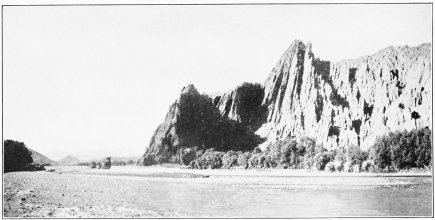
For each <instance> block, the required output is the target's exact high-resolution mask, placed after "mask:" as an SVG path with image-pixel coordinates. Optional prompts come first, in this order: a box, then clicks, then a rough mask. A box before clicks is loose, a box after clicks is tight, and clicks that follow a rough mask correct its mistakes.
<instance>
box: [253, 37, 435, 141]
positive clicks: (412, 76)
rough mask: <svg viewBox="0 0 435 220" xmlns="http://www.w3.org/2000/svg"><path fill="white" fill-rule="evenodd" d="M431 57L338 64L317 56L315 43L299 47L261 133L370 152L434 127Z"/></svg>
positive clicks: (270, 88)
mask: <svg viewBox="0 0 435 220" xmlns="http://www.w3.org/2000/svg"><path fill="white" fill-rule="evenodd" d="M431 59H432V58H431V45H430V44H423V45H420V46H419V47H415V48H410V47H388V48H386V49H384V50H381V51H380V52H378V53H376V54H374V55H372V56H365V57H361V58H358V59H355V60H344V61H341V62H338V63H330V62H329V61H323V60H319V59H316V58H315V56H314V54H313V52H312V50H311V43H308V45H307V46H305V45H304V44H303V43H302V42H301V41H295V42H294V43H293V44H292V45H291V46H290V48H289V49H288V50H287V51H286V52H285V53H284V55H283V56H282V57H281V59H280V61H279V62H278V64H277V65H276V66H275V68H274V69H273V70H272V73H271V74H270V76H269V78H268V79H267V80H266V82H265V97H264V99H263V102H262V104H263V105H266V106H267V107H268V113H267V121H266V123H264V124H263V125H262V127H261V128H260V129H259V130H257V134H260V136H262V137H267V139H268V141H269V142H270V141H274V140H276V139H283V138H285V137H288V136H295V137H303V136H309V137H314V138H316V140H317V143H323V144H324V147H325V148H327V149H330V148H336V147H337V146H346V145H349V144H357V145H359V146H361V148H363V149H365V148H367V147H369V146H370V145H371V144H373V142H374V141H375V139H376V137H377V136H379V135H383V134H386V133H388V132H389V131H395V130H399V129H400V130H402V129H407V130H411V129H414V128H420V127H425V126H429V127H430V128H432V124H431V115H432V104H431V95H432V85H431V82H432V63H431ZM424 100H425V101H424ZM263 146H264V144H263Z"/></svg>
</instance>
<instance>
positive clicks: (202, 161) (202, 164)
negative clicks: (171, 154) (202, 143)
mask: <svg viewBox="0 0 435 220" xmlns="http://www.w3.org/2000/svg"><path fill="white" fill-rule="evenodd" d="M223 156H224V153H223V152H220V151H214V150H213V149H208V150H207V151H205V153H204V154H203V155H201V157H199V158H197V159H196V160H194V161H195V162H194V166H193V168H196V169H207V168H210V169H219V168H221V167H222V165H223V163H222V157H223ZM189 164H190V162H189Z"/></svg>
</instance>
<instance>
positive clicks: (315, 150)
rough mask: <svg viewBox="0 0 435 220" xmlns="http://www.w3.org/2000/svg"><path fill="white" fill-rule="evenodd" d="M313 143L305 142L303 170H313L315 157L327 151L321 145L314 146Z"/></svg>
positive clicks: (311, 141) (310, 141) (312, 141)
mask: <svg viewBox="0 0 435 220" xmlns="http://www.w3.org/2000/svg"><path fill="white" fill-rule="evenodd" d="M315 143H316V142H315V141H314V140H312V139H309V140H307V143H305V155H304V167H305V169H311V168H313V166H314V164H315V162H316V155H318V154H321V153H323V152H326V151H327V150H326V149H325V148H324V147H323V145H322V144H319V145H315Z"/></svg>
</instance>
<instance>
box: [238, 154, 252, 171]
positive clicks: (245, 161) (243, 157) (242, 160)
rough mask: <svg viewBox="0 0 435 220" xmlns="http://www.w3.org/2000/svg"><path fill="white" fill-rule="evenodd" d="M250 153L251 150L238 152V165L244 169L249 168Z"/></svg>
mask: <svg viewBox="0 0 435 220" xmlns="http://www.w3.org/2000/svg"><path fill="white" fill-rule="evenodd" d="M251 156H252V153H251V152H244V153H242V154H239V156H238V158H237V164H238V165H239V166H242V167H243V168H245V169H248V168H249V158H251Z"/></svg>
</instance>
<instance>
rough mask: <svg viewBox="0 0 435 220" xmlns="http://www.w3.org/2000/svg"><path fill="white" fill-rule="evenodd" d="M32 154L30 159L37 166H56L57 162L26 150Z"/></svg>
mask: <svg viewBox="0 0 435 220" xmlns="http://www.w3.org/2000/svg"><path fill="white" fill-rule="evenodd" d="M27 149H29V150H30V151H31V152H32V158H33V163H35V164H36V163H37V164H50V165H52V166H56V165H57V162H56V161H54V160H51V159H50V158H48V157H46V156H44V155H42V154H41V153H39V152H37V151H35V150H32V149H30V148H27Z"/></svg>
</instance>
